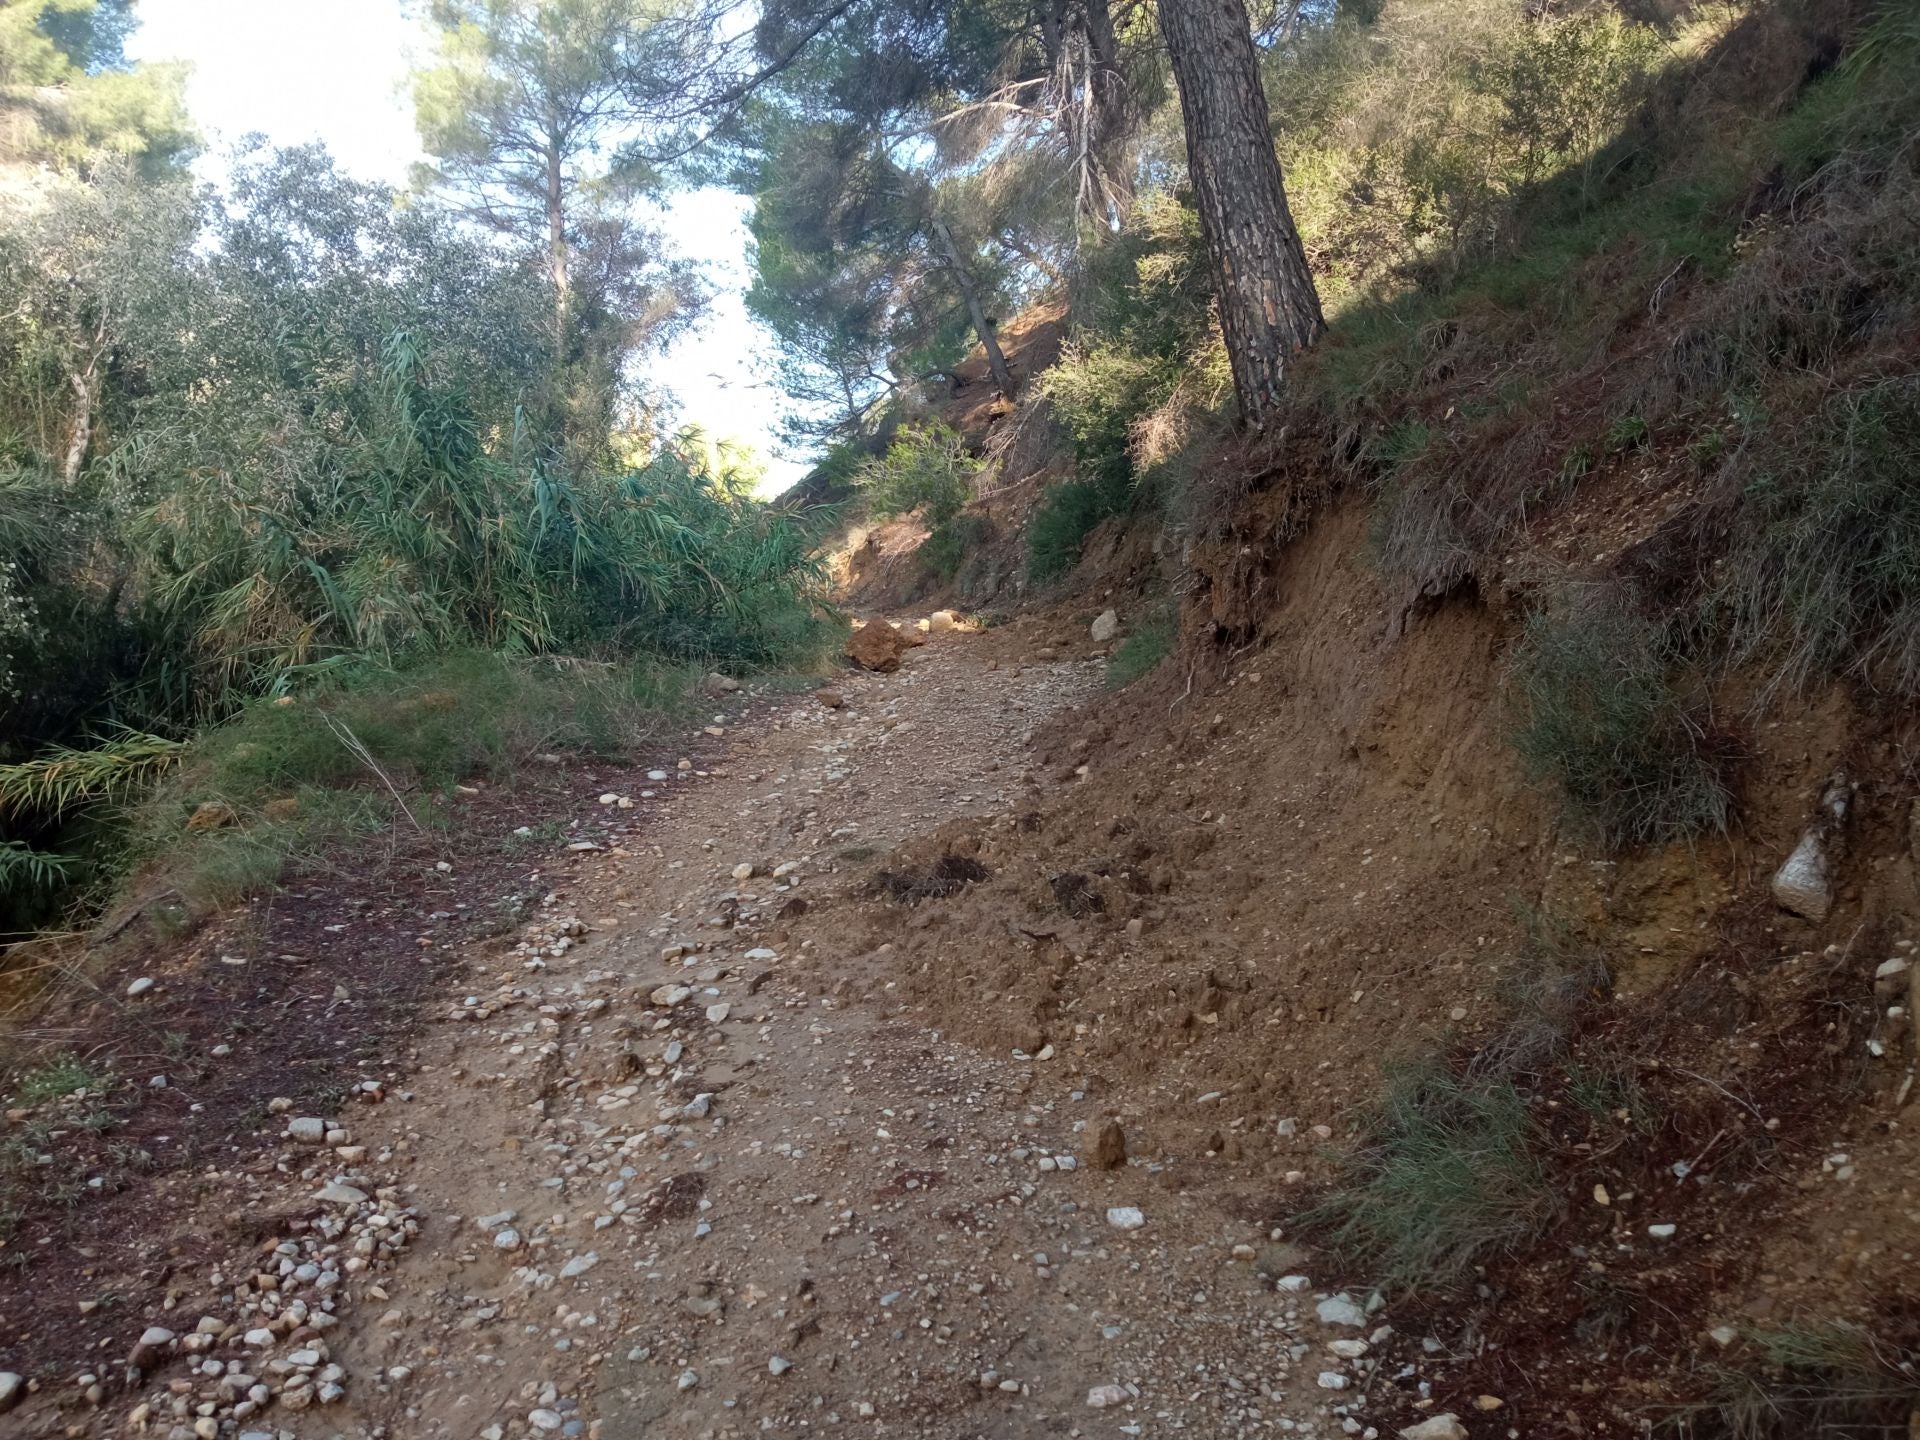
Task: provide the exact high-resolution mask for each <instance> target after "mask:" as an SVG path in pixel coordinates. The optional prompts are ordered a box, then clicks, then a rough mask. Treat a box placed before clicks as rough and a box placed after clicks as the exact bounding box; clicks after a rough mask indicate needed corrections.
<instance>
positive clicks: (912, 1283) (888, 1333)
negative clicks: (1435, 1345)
mask: <svg viewBox="0 0 1920 1440" xmlns="http://www.w3.org/2000/svg"><path fill="white" fill-rule="evenodd" d="M1022 643H1023V642H1022V641H1021V639H1020V637H1019V636H1018V635H1016V634H1003V633H1000V632H991V633H988V634H985V635H977V636H976V635H967V634H963V633H956V634H947V635H937V636H934V637H932V639H931V642H930V643H929V644H928V645H927V646H926V647H924V648H923V649H921V650H918V651H916V652H914V654H913V655H912V656H911V657H910V658H909V663H908V665H907V667H906V668H905V669H903V670H902V671H901V672H900V673H899V674H897V675H893V676H872V675H861V676H856V677H850V678H848V679H847V680H846V681H845V682H844V683H843V684H841V685H840V686H839V687H838V689H839V692H840V694H839V698H840V699H841V701H842V705H841V706H840V708H829V707H828V706H827V705H824V704H820V703H818V702H816V700H815V699H814V698H812V697H793V696H783V697H765V696H762V697H752V696H738V697H729V698H728V699H727V700H725V701H716V702H715V705H716V713H715V715H714V716H713V719H714V721H715V724H714V726H713V729H714V730H717V731H720V732H723V733H722V734H720V735H718V736H715V735H712V734H711V733H710V734H709V735H707V736H706V737H703V738H702V741H701V743H702V744H703V745H709V744H711V743H712V742H713V741H714V740H718V741H719V742H720V744H721V746H723V747H724V752H723V754H722V755H721V757H720V758H717V759H705V760H703V761H702V762H701V763H702V764H705V765H708V766H709V767H711V768H709V769H707V770H704V771H703V770H699V769H697V768H696V767H695V765H694V762H693V761H691V760H689V761H687V762H684V766H683V768H680V769H677V770H672V771H664V772H654V774H653V776H652V777H651V778H650V780H649V781H648V784H649V785H650V786H652V787H655V788H653V789H651V790H649V791H642V792H639V793H635V794H621V793H616V792H609V793H608V794H607V795H605V796H602V797H601V800H602V804H601V805H600V806H598V807H596V808H595V810H594V812H593V813H589V814H587V815H583V816H581V817H580V819H579V823H578V825H577V826H576V828H575V829H574V830H572V831H571V832H569V833H570V836H571V837H573V838H572V839H571V841H570V845H571V848H570V849H569V850H568V851H567V852H566V853H565V855H564V858H561V857H556V860H555V863H554V866H553V876H554V883H553V890H552V892H551V893H550V894H549V895H548V896H547V897H546V899H545V901H544V902H543V903H542V904H541V905H540V906H539V908H538V911H537V918H535V919H534V921H533V923H532V924H531V925H529V926H527V927H526V928H525V930H523V931H521V932H519V933H516V934H515V935H513V936H511V937H509V938H507V939H506V940H504V941H496V942H494V943H493V945H492V946H491V947H490V948H488V949H487V950H486V951H485V952H484V953H479V954H476V955H474V956H473V957H472V964H471V968H470V970H469V972H468V974H467V976H466V978H465V980H464V981H463V986H464V989H463V991H462V993H459V994H453V995H448V996H447V997H446V1001H445V1004H444V1005H442V1006H436V1007H434V1008H432V1009H431V1010H430V1011H429V1015H428V1018H429V1019H430V1020H431V1021H433V1022H435V1023H432V1024H431V1025H430V1026H429V1027H428V1028H427V1030H426V1032H425V1033H424V1034H423V1035H422V1037H421V1039H420V1041H419V1054H418V1057H417V1063H415V1064H414V1065H413V1066H412V1067H410V1073H409V1076H408V1079H407V1082H406V1083H407V1084H408V1085H409V1086H410V1087H411V1088H410V1089H409V1090H407V1091H405V1092H403V1093H400V1094H397V1095H394V1096H389V1097H387V1098H386V1100H385V1102H384V1103H380V1104H377V1105H373V1106H370V1107H366V1108H358V1107H356V1109H355V1114H354V1125H353V1129H354V1131H355V1132H356V1133H355V1134H354V1135H353V1136H352V1137H351V1138H352V1140H353V1142H354V1144H353V1147H352V1151H351V1157H352V1158H353V1159H354V1160H355V1161H357V1162H358V1163H357V1164H356V1165H354V1166H353V1167H350V1168H349V1169H348V1170H347V1171H344V1172H341V1173H340V1174H339V1175H338V1176H337V1179H338V1181H339V1182H341V1183H346V1184H348V1185H350V1186H351V1187H352V1191H353V1193H354V1194H358V1195H360V1196H361V1198H362V1199H363V1200H364V1201H365V1204H364V1206H363V1207H362V1210H363V1211H364V1212H366V1213H365V1214H363V1215H362V1216H361V1219H360V1220H358V1221H356V1222H355V1223H356V1224H357V1225H359V1226H361V1227H362V1228H364V1227H365V1226H366V1225H368V1224H373V1225H375V1226H376V1227H377V1226H380V1225H384V1224H386V1222H385V1221H380V1220H375V1219H370V1218H368V1217H369V1216H372V1215H373V1214H374V1212H375V1211H376V1210H377V1209H379V1208H380V1207H384V1208H385V1210H386V1211H387V1212H389V1213H390V1214H392V1215H394V1216H396V1217H397V1216H400V1215H402V1214H404V1215H405V1216H406V1217H407V1227H406V1228H407V1230H408V1235H407V1239H408V1241H409V1242H410V1243H408V1244H407V1245H406V1246H405V1247H404V1248H397V1249H394V1250H393V1251H392V1253H391V1256H390V1257H388V1256H387V1254H386V1252H381V1263H380V1264H379V1265H378V1266H377V1267H376V1268H374V1269H370V1270H365V1271H362V1272H360V1273H353V1272H354V1271H355V1267H354V1266H353V1265H352V1264H351V1263H349V1265H348V1266H347V1270H348V1272H349V1273H348V1274H347V1275H346V1276H345V1279H344V1283H343V1286H342V1293H343V1294H344V1293H346V1292H347V1291H352V1292H353V1293H352V1298H353V1304H352V1305H351V1307H350V1308H348V1307H346V1306H340V1307H336V1308H337V1309H338V1310H339V1312H340V1314H341V1315H342V1316H343V1317H344V1318H343V1319H342V1320H341V1321H340V1323H338V1324H336V1325H334V1326H333V1327H332V1328H331V1329H329V1330H328V1331H327V1333H326V1336H325V1343H324V1344H320V1343H319V1342H318V1341H315V1342H312V1343H313V1344H314V1345H315V1346H317V1349H318V1358H319V1360H320V1361H322V1362H324V1363H325V1364H326V1365H327V1367H328V1368H327V1371H326V1374H327V1376H328V1377H330V1378H329V1381H328V1384H327V1393H326V1394H325V1395H323V1396H322V1397H321V1398H322V1402H323V1403H320V1404H316V1405H313V1406H312V1407H311V1408H309V1409H305V1410H304V1411H303V1412H300V1413H289V1412H288V1411H287V1410H286V1409H285V1408H283V1407H282V1406H280V1405H277V1404H275V1403H273V1402H272V1401H268V1402H265V1403H263V1404H262V1405H261V1406H260V1407H259V1409H258V1411H257V1413H256V1414H254V1415H252V1416H250V1417H245V1416H243V1417H240V1418H239V1422H238V1423H237V1422H236V1419H235V1417H234V1416H233V1415H232V1413H231V1411H230V1410H224V1411H223V1410H222V1409H221V1408H220V1406H219V1405H217V1404H216V1405H215V1406H214V1407H213V1409H212V1410H211V1411H209V1412H207V1413H206V1414H204V1415H203V1416H202V1419H204V1420H207V1421H209V1422H210V1423H211V1430H210V1431H209V1429H208V1426H207V1425H205V1424H202V1425H200V1426H199V1427H198V1429H197V1430H196V1428H195V1420H194V1416H193V1414H192V1413H189V1414H184V1415H182V1414H179V1412H178V1409H177V1408H176V1415H177V1416H178V1419H179V1423H177V1424H175V1425H173V1427H172V1430H171V1431H169V1429H168V1427H167V1424H166V1422H165V1421H164V1419H163V1417H162V1416H161V1415H160V1414H158V1413H156V1414H155V1415H154V1417H153V1421H154V1423H152V1424H149V1425H148V1426H147V1427H146V1428H148V1429H149V1430H150V1431H152V1432H153V1433H159V1434H170V1433H171V1434H174V1435H179V1436H181V1437H182V1440H186V1437H192V1436H194V1435H195V1434H196V1433H211V1434H217V1435H235V1434H237V1435H242V1436H257V1435H280V1436H296V1437H304V1436H309V1435H311V1436H315V1437H319V1436H338V1435H352V1434H361V1435H367V1436H383V1437H386V1440H413V1437H435V1440H437V1437H442V1436H452V1437H463V1440H464V1437H480V1440H504V1437H518V1436H528V1435H543V1434H557V1435H562V1436H575V1435H584V1436H590V1437H604V1440H629V1437H639V1436H646V1435H656V1434H657V1435H675V1436H682V1435H684V1436H689V1437H696V1436H697V1437H724V1436H740V1437H745V1436H748V1435H760V1434H774V1435H801V1434H810V1433H813V1432H815V1431H819V1430H823V1429H824V1430H827V1431H829V1432H841V1433H846V1434H849V1435H861V1436H869V1435H870V1436H926V1437H947V1436H951V1437H962V1436H969V1437H971V1436H981V1437H985V1436H1007V1437H1014V1436H1060V1435H1068V1436H1079V1435H1085V1436H1132V1435H1147V1436H1155V1435H1168V1434H1188V1435H1194V1436H1205V1437H1226V1436H1239V1435H1249V1436H1252V1435H1272V1434H1283V1433H1286V1434H1299V1435H1315V1436H1331V1435H1337V1434H1341V1433H1346V1434H1356V1435H1360V1434H1364V1435H1373V1434H1375V1433H1376V1431H1375V1430H1373V1429H1372V1428H1370V1427H1369V1425H1368V1423H1367V1420H1366V1409H1365V1406H1366V1398H1365V1391H1366V1389H1367V1387H1368V1369H1367V1361H1366V1359H1365V1358H1364V1356H1365V1352H1366V1351H1367V1349H1368V1341H1369V1337H1370V1335H1372V1338H1373V1339H1374V1341H1375V1343H1377V1341H1378V1336H1377V1334H1374V1333H1373V1332H1374V1324H1373V1321H1371V1320H1369V1319H1368V1318H1367V1317H1366V1315H1365V1314H1364V1307H1363V1306H1362V1305H1356V1304H1355V1303H1353V1300H1352V1299H1349V1298H1346V1297H1337V1296H1328V1295H1326V1294H1324V1293H1319V1292H1316V1291H1315V1289H1314V1288H1313V1287H1312V1284H1311V1281H1310V1279H1309V1278H1308V1275H1307V1273H1306V1272H1307V1271H1308V1267H1309V1261H1308V1257H1307V1256H1306V1255H1305V1254H1304V1253H1303V1252H1301V1251H1298V1250H1296V1249H1295V1248H1294V1247H1293V1246H1291V1245H1290V1244H1288V1243H1286V1241H1285V1239H1284V1238H1283V1237H1281V1236H1279V1235H1277V1234H1269V1233H1267V1232H1264V1231H1263V1230H1261V1228H1260V1221H1259V1217H1258V1216H1257V1215H1252V1214H1245V1213H1241V1214H1233V1213H1227V1212H1226V1210H1224V1209H1223V1208H1222V1204H1221V1201H1220V1200H1219V1198H1218V1196H1217V1195H1213V1196H1209V1195H1206V1194H1201V1193H1192V1194H1190V1193H1188V1192H1187V1191H1186V1190H1185V1189H1183V1188H1182V1184H1181V1181H1180V1178H1179V1175H1178V1174H1177V1173H1175V1172H1176V1168H1177V1167H1173V1166H1171V1165H1168V1164H1164V1163H1161V1162H1159V1161H1156V1160H1155V1158H1154V1157H1151V1156H1138V1155H1136V1156H1133V1157H1131V1158H1127V1157H1126V1156H1125V1155H1124V1152H1123V1151H1122V1150H1121V1148H1120V1146H1121V1145H1122V1144H1123V1140H1122V1137H1121V1136H1119V1135H1118V1133H1117V1132H1116V1131H1114V1130H1112V1129H1111V1128H1110V1127H1109V1124H1108V1122H1107V1117H1106V1116H1105V1114H1104V1113H1103V1111H1102V1109H1101V1106H1100V1103H1099V1098H1098V1096H1097V1095H1093V1094H1089V1093H1087V1091H1086V1090H1084V1089H1077V1088H1066V1087H1062V1086H1058V1085H1048V1086H1045V1087H1042V1088H1043V1089H1044V1091H1045V1093H1046V1094H1047V1095H1048V1096H1050V1097H1053V1098H1047V1099H1041V1098H1039V1096H1040V1091H1038V1090H1036V1089H1035V1074H1036V1071H1037V1070H1039V1068H1040V1067H1043V1066H1047V1065H1050V1064H1053V1063H1055V1062H1054V1061H1053V1057H1052V1055H1051V1047H1047V1048H1046V1049H1044V1050H1042V1051H1041V1052H1040V1053H1039V1054H1038V1055H1037V1056H1033V1057H1026V1056H1024V1055H1022V1054H1020V1053H1019V1052H1017V1051H1014V1050H1012V1049H1011V1048H1009V1049H1006V1050H1001V1051H998V1052H996V1053H991V1054H988V1053H982V1052H981V1051H979V1050H976V1049H972V1048H967V1047H962V1046H960V1045H957V1044H955V1043H952V1042H950V1041H948V1040H946V1039H944V1038H943V1037H942V1035H941V1034H940V1033H939V1032H938V1031H931V1030H926V1029H922V1028H920V1027H918V1026H916V1025H913V1024H910V1023H908V1022H907V1021H906V1020H905V1019H903V1018H901V1017H900V1016H898V1015H890V1013H889V1011H890V1009H891V1008H892V1007H890V1006H889V1004H888V1000H887V996H888V992H889V990H890V989H891V985H892V980H891V976H890V971H889V966H890V964H891V963H893V960H894V957H893V955H892V952H891V949H890V947H886V946H882V947H880V948H879V949H878V950H877V951H875V952H874V953H871V954H866V955H851V956H850V955H845V954H841V953H838V952H837V951H835V950H834V947H833V944H832V941H833V938H834V932H833V929H832V909H831V907H822V910H821V913H819V914H816V916H815V917H814V918H813V919H812V920H811V921H809V920H808V919H807V918H806V916H805V915H804V913H803V912H804V911H805V909H806V908H807V902H808V899H809V897H810V896H814V897H817V896H821V895H829V894H832V893H834V891H835V887H837V886H838V887H844V886H846V885H847V883H848V877H847V873H846V872H847V870H848V869H850V868H851V866H852V865H853V863H854V861H853V860H851V859H849V858H848V857H850V856H852V857H858V858H868V857H870V856H871V855H872V854H874V853H884V852H885V851H886V850H888V849H889V848H890V847H892V846H894V845H895V844H897V843H899V842H902V841H907V840H910V839H912V838H914V837H916V836H920V835H923V834H925V833H926V832H928V831H930V830H932V829H933V828H935V827H936V826H938V825H939V824H941V823H943V822H946V821H948V820H951V819H953V818H955V817H958V816H963V815H970V814H972V815H996V814H1003V813H1006V812H1007V811H1009V809H1010V808H1012V807H1015V806H1017V805H1020V804H1022V803H1024V802H1030V801H1031V800H1032V799H1033V797H1034V795H1035V794H1036V793H1037V792H1035V791H1034V790H1033V789H1032V784H1031V777H1030V775H1029V771H1028V763H1029V762H1028V746H1027V741H1028V740H1029V738H1030V737H1031V735H1032V733H1033V731H1034V730H1035V729H1036V728H1037V727H1038V726H1040V725H1042V724H1043V723H1044V722H1046V721H1047V720H1048V719H1049V718H1050V717H1053V716H1055V715H1057V714H1059V713H1060V712H1061V711H1063V710H1065V709H1068V708H1070V707H1073V706H1075V705H1078V704H1080V703H1082V702H1083V701H1085V700H1086V699H1087V698H1089V697H1090V696H1091V695H1092V694H1093V692H1094V691H1095V690H1096V689H1097V688H1098V684H1099V679H1100V673H1101V671H1100V666H1099V663H1098V662H1097V661H1091V660H1075V659H1070V658H1068V659H1053V658H1050V652H1049V654H1048V657H1047V658H1039V659H1038V660H1037V663H1028V662H1027V661H1026V659H1025V657H1024V656H1023V655H1022V653H1021V647H1022ZM698 753H702V754H703V755H704V754H710V753H711V752H710V751H702V752H698ZM623 799H626V800H630V801H632V802H633V804H632V808H631V809H628V808H623V807H622V806H621V804H620V801H621V800H623ZM815 903H816V904H817V903H818V902H817V900H816V901H815ZM977 940H978V943H979V944H980V945H982V946H992V945H995V944H1004V943H1006V938H1005V937H999V938H996V937H995V936H994V935H992V934H982V935H979V936H978V937H977ZM829 952H832V953H829ZM1141 1042H1142V1043H1143V1044H1151V1042H1152V1037H1151V1036H1142V1037H1141ZM1060 1063H1063V1064H1064V1063H1065V1062H1060ZM1195 1123H1196V1124H1200V1123H1204V1112H1199V1114H1198V1115H1197V1118H1196V1122H1195ZM323 1129H324V1127H323ZM322 1143H332V1142H331V1140H326V1139H325V1138H324V1137H322ZM303 1173H307V1172H303ZM332 1173H333V1172H332V1171H327V1172H326V1174H325V1175H323V1174H321V1173H320V1172H319V1171H318V1170H315V1171H312V1172H311V1174H309V1175H308V1178H309V1179H310V1180H311V1179H312V1178H321V1179H325V1178H326V1177H327V1175H331V1174H332ZM369 1195H371V1196H372V1197H373V1198H368V1196H369ZM349 1203H350V1202H349ZM395 1223H398V1222H397V1221H396V1222H395ZM349 1233H355V1234H357V1233H360V1231H358V1230H355V1231H351V1232H349ZM367 1233H376V1232H373V1231H369V1232H367ZM381 1233H384V1232H381ZM323 1248H324V1247H323ZM1355 1298H1357V1299H1359V1300H1362V1301H1364V1299H1365V1297H1355ZM305 1333H306V1332H300V1334H305ZM293 1339H294V1340H295V1341H298V1340H299V1335H295V1336H293ZM268 1353H277V1352H275V1351H274V1350H273V1349H272V1345H271V1344H269V1345H268ZM269 1368H270V1367H269ZM154 1378H155V1379H156V1380H158V1379H160V1378H161V1377H160V1376H159V1375H156V1376H155V1377H154ZM315 1378H316V1379H317V1378H319V1377H318V1376H316V1377H315ZM176 1393H185V1392H176ZM194 1413H199V1412H194Z"/></svg>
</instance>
